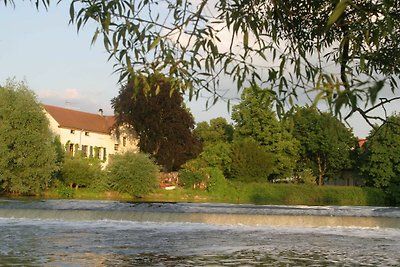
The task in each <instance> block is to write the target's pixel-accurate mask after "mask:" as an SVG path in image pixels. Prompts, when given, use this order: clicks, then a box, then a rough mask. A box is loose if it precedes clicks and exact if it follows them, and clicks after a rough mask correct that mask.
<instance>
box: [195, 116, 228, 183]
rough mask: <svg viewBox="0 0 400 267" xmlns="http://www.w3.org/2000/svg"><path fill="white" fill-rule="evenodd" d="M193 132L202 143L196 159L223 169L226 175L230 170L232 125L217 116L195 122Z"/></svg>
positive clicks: (209, 165)
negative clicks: (206, 120) (201, 148)
mask: <svg viewBox="0 0 400 267" xmlns="http://www.w3.org/2000/svg"><path fill="white" fill-rule="evenodd" d="M194 134H195V135H196V136H197V138H198V139H199V140H200V141H201V142H202V144H203V151H202V152H201V153H200V155H199V157H198V159H197V160H198V161H200V162H202V164H203V165H206V166H208V167H216V168H218V169H220V170H221V171H223V173H224V175H225V176H226V177H229V176H230V170H231V162H232V159H231V142H232V139H233V126H232V125H230V124H228V122H227V121H226V119H225V118H222V117H218V118H214V119H211V120H210V123H208V122H205V121H204V122H200V123H198V124H197V126H196V128H195V130H194Z"/></svg>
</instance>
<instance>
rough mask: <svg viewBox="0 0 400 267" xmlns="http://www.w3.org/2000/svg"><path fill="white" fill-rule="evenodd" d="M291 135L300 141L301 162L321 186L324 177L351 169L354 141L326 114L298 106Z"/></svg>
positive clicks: (350, 135) (334, 119)
mask: <svg viewBox="0 0 400 267" xmlns="http://www.w3.org/2000/svg"><path fill="white" fill-rule="evenodd" d="M293 124H294V129H293V135H294V136H295V137H296V139H297V140H299V141H300V154H301V160H300V162H299V164H303V165H304V166H305V167H306V168H311V169H312V170H313V173H314V174H316V175H317V177H318V181H317V182H318V184H319V185H322V184H323V181H324V179H325V178H328V177H330V176H335V175H337V174H339V173H340V172H341V171H342V170H344V169H349V168H351V167H352V154H351V153H352V149H354V147H355V146H356V140H355V137H354V136H353V134H352V132H351V130H350V129H348V128H346V127H345V126H344V125H343V123H341V122H340V121H339V120H338V119H337V118H335V117H333V116H332V115H330V114H328V113H320V112H319V111H318V110H317V109H315V108H313V107H299V108H297V110H296V113H295V114H294V116H293Z"/></svg>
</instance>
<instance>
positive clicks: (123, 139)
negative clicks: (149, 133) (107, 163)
mask: <svg viewBox="0 0 400 267" xmlns="http://www.w3.org/2000/svg"><path fill="white" fill-rule="evenodd" d="M122 146H123V147H126V137H125V136H124V137H122Z"/></svg>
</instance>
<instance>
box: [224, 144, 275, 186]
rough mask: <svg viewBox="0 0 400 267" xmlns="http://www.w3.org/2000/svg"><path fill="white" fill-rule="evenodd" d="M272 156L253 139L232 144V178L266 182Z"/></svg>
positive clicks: (272, 159) (270, 171) (272, 161)
mask: <svg viewBox="0 0 400 267" xmlns="http://www.w3.org/2000/svg"><path fill="white" fill-rule="evenodd" d="M273 163H274V156H273V155H272V154H271V153H268V152H266V151H265V150H264V149H263V148H262V147H260V146H259V145H258V143H257V142H256V141H254V140H253V139H249V138H248V139H244V140H239V141H236V142H235V143H234V144H233V146H232V167H231V168H232V178H233V179H235V180H236V181H242V182H267V181H268V178H269V176H270V175H271V174H272V171H273Z"/></svg>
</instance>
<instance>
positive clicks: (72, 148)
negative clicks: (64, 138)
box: [68, 144, 74, 155]
mask: <svg viewBox="0 0 400 267" xmlns="http://www.w3.org/2000/svg"><path fill="white" fill-rule="evenodd" d="M68 152H69V154H70V155H72V154H73V153H74V144H69V147H68Z"/></svg>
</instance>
